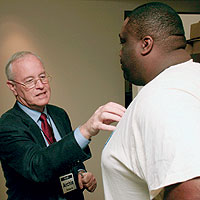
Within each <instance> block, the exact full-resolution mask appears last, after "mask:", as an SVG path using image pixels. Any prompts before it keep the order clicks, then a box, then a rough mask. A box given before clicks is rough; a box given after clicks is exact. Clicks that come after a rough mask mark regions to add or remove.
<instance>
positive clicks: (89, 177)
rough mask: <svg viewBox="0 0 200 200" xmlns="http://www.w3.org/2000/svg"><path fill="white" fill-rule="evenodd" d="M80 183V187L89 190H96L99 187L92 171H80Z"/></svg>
mask: <svg viewBox="0 0 200 200" xmlns="http://www.w3.org/2000/svg"><path fill="white" fill-rule="evenodd" d="M78 183H79V187H80V189H83V188H85V189H86V190H87V191H89V192H94V191H95V189H96V187H97V182H96V179H95V177H94V175H93V174H92V173H91V172H79V174H78Z"/></svg>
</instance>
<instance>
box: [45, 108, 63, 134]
mask: <svg viewBox="0 0 200 200" xmlns="http://www.w3.org/2000/svg"><path fill="white" fill-rule="evenodd" d="M47 110H48V113H49V115H50V116H51V118H52V120H53V122H54V124H55V126H56V128H57V129H58V132H59V134H60V136H61V138H63V137H64V136H65V135H66V133H65V129H64V126H63V119H62V116H60V115H59V114H57V112H56V111H55V110H52V109H51V107H50V106H48V105H47Z"/></svg>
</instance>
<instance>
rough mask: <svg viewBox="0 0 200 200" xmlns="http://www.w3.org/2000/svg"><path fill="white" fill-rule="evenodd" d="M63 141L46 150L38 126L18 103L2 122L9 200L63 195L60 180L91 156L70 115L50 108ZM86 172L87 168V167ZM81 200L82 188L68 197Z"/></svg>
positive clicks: (1, 153) (0, 144)
mask: <svg viewBox="0 0 200 200" xmlns="http://www.w3.org/2000/svg"><path fill="white" fill-rule="evenodd" d="M47 111H48V113H49V114H50V116H51V118H52V119H53V121H54V123H55V125H56V127H57V129H58V131H59V133H60V134H61V137H62V140H60V141H59V142H56V143H53V144H52V145H50V146H49V147H46V145H45V141H44V139H43V137H42V135H41V131H40V129H39V127H38V125H37V124H36V123H35V122H34V121H33V120H32V119H31V118H30V117H29V116H28V115H27V114H26V113H25V112H24V111H22V110H21V109H20V108H19V106H18V105H17V103H16V104H15V105H14V107H13V108H12V109H10V110H9V111H7V112H6V113H5V114H3V115H2V117H1V119H0V159H1V164H2V168H3V171H4V176H5V178H6V186H7V188H8V191H7V194H8V199H9V200H57V199H58V195H61V194H62V191H61V185H60V182H59V177H60V176H62V175H65V174H68V173H70V172H72V173H73V174H74V176H75V180H76V183H77V180H78V179H77V170H78V169H80V168H84V165H83V162H84V161H85V160H87V159H89V158H90V157H91V154H90V150H89V148H88V147H87V148H86V149H85V150H84V151H83V150H82V149H81V148H80V146H79V145H78V144H77V142H76V140H75V138H74V133H73V131H72V128H71V124H70V120H69V117H68V115H67V113H66V112H65V111H64V110H63V109H61V108H58V107H56V106H52V105H47ZM84 169H85V168H84ZM67 199H69V200H81V199H83V194H82V191H81V190H80V189H78V190H75V191H74V192H70V193H68V194H67Z"/></svg>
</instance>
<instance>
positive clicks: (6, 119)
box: [0, 105, 25, 125]
mask: <svg viewBox="0 0 200 200" xmlns="http://www.w3.org/2000/svg"><path fill="white" fill-rule="evenodd" d="M24 114H25V113H24ZM22 116H23V112H22V111H20V109H19V108H17V105H15V106H14V107H13V108H11V109H9V110H8V111H6V112H5V113H3V114H2V116H1V118H0V125H2V124H3V125H9V124H16V123H19V121H21V118H22Z"/></svg>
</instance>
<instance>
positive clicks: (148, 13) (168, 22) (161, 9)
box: [127, 2, 186, 48]
mask: <svg viewBox="0 0 200 200" xmlns="http://www.w3.org/2000/svg"><path fill="white" fill-rule="evenodd" d="M127 26H128V28H129V29H130V30H131V31H132V32H134V33H136V35H137V37H138V39H142V38H143V37H144V36H147V35H148V36H151V37H152V38H153V40H154V41H155V42H162V43H161V44H162V45H167V46H169V44H168V42H169V41H170V37H171V38H173V39H174V38H175V37H176V39H175V40H174V41H176V40H177V39H178V40H179V41H180V43H179V44H177V45H178V46H180V47H179V48H185V45H186V39H185V32H184V28H183V24H182V20H181V18H180V17H179V15H178V14H177V12H176V11H175V10H174V9H172V8H171V7H169V6H168V5H166V4H163V3H160V2H151V3H147V4H144V5H141V6H139V7H137V8H136V9H134V10H133V11H132V12H131V14H130V16H129V22H128V24H127ZM168 40H169V41H168ZM165 41H166V42H165ZM171 45H173V43H171Z"/></svg>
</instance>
